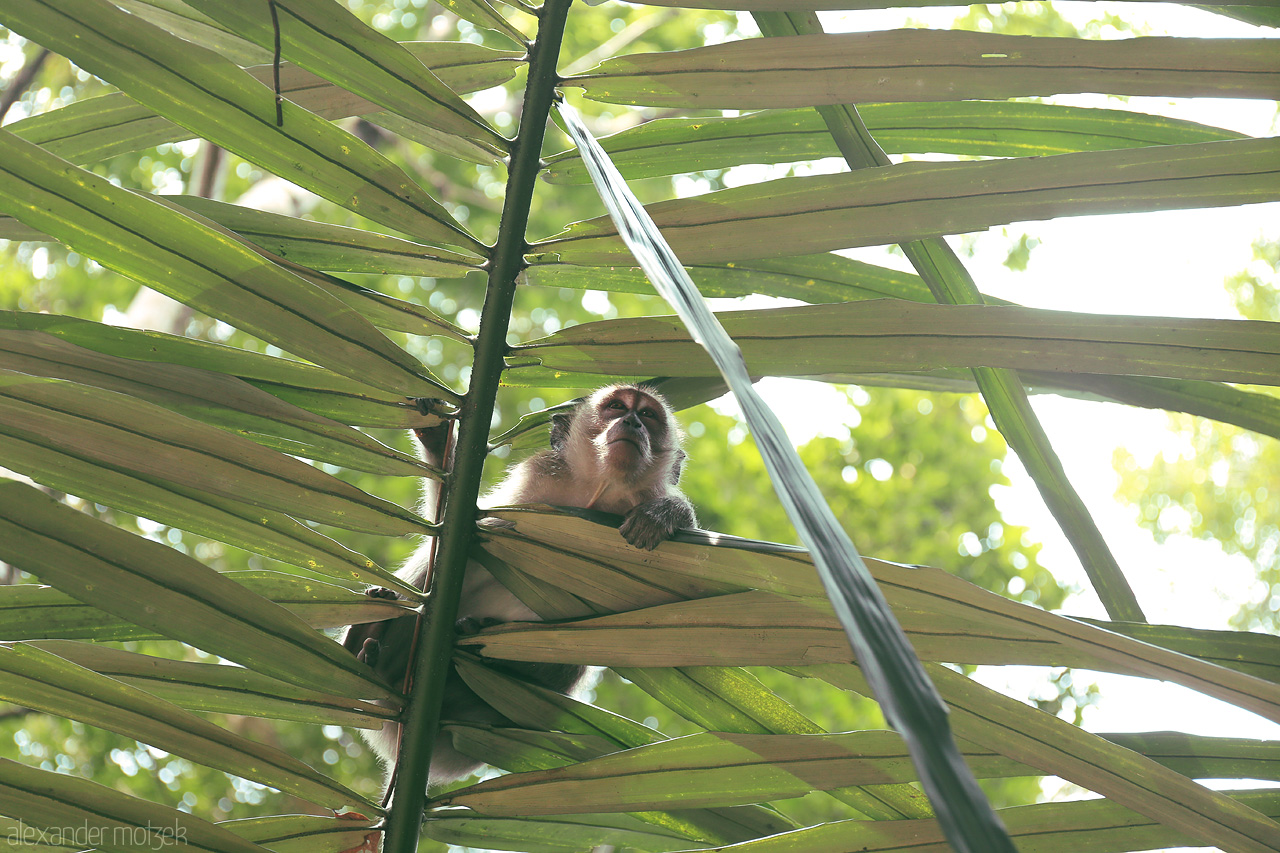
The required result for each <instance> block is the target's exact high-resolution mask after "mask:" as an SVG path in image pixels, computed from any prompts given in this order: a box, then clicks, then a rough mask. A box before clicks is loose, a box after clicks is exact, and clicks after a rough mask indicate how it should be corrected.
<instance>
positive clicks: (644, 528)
mask: <svg viewBox="0 0 1280 853" xmlns="http://www.w3.org/2000/svg"><path fill="white" fill-rule="evenodd" d="M442 435H443V434H442V433H432V432H430V431H425V430H424V431H419V432H418V437H419V439H420V440H421V441H422V444H423V451H424V452H423V455H424V457H426V459H427V461H428V462H431V463H433V464H437V465H440V464H443V463H444V462H445V456H446V455H447V451H446V450H445V448H444V441H443V438H442ZM681 439H682V433H681V431H680V427H679V425H678V424H677V423H676V420H675V418H674V417H673V416H672V414H671V409H670V407H669V406H668V405H667V402H666V401H665V400H664V399H663V398H662V396H661V395H659V394H658V393H657V392H656V391H654V390H652V389H650V388H646V387H644V386H636V385H610V386H606V387H604V388H601V389H599V390H597V391H596V392H595V393H593V394H591V395H590V396H589V397H587V398H585V399H583V400H581V401H579V402H578V403H577V405H576V406H575V408H574V409H573V411H572V412H569V413H563V414H557V415H555V416H553V418H552V424H551V446H550V447H549V448H548V449H546V450H543V451H541V452H539V453H536V454H534V455H533V456H531V457H529V458H527V459H525V460H524V461H522V462H520V463H518V464H516V465H514V466H512V468H511V469H510V470H509V471H508V472H507V475H506V477H505V478H504V479H503V481H502V483H501V484H499V485H498V487H497V488H496V489H494V490H493V491H492V492H490V493H489V494H488V495H486V496H485V497H484V498H483V499H482V500H481V506H483V507H486V508H489V507H496V506H510V505H515V504H535V503H541V504H552V505H556V506H566V507H581V508H584V509H598V510H602V511H605V512H611V513H616V514H618V515H621V516H623V522H622V526H621V527H620V528H619V532H620V533H621V534H622V537H623V538H624V539H626V541H627V542H628V543H630V544H631V545H633V546H635V547H637V548H642V549H644V550H647V551H651V550H653V549H654V548H656V547H658V545H659V544H660V543H662V542H664V541H666V540H667V539H670V538H671V535H672V534H673V533H674V532H675V531H676V530H677V529H679V528H682V527H693V526H695V525H696V524H697V519H696V517H695V515H694V511H693V505H692V504H691V503H690V502H689V499H688V498H686V497H685V496H684V494H683V493H682V492H681V491H680V489H679V488H678V483H679V481H680V472H681V467H682V465H683V462H684V458H685V453H684V451H683V450H681V448H680V443H681ZM439 487H440V484H439V483H437V482H435V481H433V480H428V481H427V485H426V488H425V489H424V492H425V496H424V515H426V516H427V517H428V518H429V519H430V520H435V519H434V515H435V512H436V507H437V499H436V498H437V493H438V490H439ZM432 545H433V542H432V541H430V540H428V541H425V542H423V543H422V545H420V546H419V547H418V550H417V551H415V552H414V554H413V555H412V556H411V557H410V558H409V560H408V561H407V562H406V563H405V565H404V566H403V567H402V568H401V569H400V570H399V571H398V572H397V574H398V575H399V576H400V577H401V578H403V579H404V580H406V581H407V582H409V583H411V584H414V585H415V586H418V587H419V588H421V587H422V585H423V583H424V581H425V579H426V577H427V574H428V573H429V572H430V568H431V561H432V554H433V548H432ZM382 592H383V593H385V591H382ZM414 619H415V617H413V616H401V617H399V619H397V620H395V621H393V622H392V623H389V624H388V625H387V627H386V628H385V629H384V630H383V631H382V632H381V638H380V639H377V638H376V636H377V635H376V634H375V633H373V632H368V631H359V632H358V631H357V629H361V628H363V627H364V626H353V628H352V629H351V631H350V632H349V633H348V639H347V640H346V645H347V647H348V648H350V649H351V650H352V651H353V652H358V654H359V656H360V657H361V659H363V660H366V661H367V662H369V663H371V665H374V666H375V668H376V669H377V670H378V672H379V673H380V674H382V675H383V676H385V677H387V678H388V680H390V681H391V682H392V683H393V684H400V683H401V682H402V681H403V678H404V673H405V668H406V667H407V666H408V662H409V648H410V647H411V645H412V643H413V630H414ZM511 621H524V622H536V621H541V620H540V619H539V617H538V615H537V614H536V613H534V612H533V611H532V610H530V609H529V608H528V607H526V606H525V605H524V604H523V603H521V601H520V600H519V599H517V598H516V597H515V596H514V595H512V594H511V592H510V591H508V590H507V588H506V587H504V586H503V585H502V584H501V583H499V582H498V580H497V579H496V578H494V577H493V575H491V574H490V573H489V572H488V570H486V569H485V568H484V567H483V566H481V565H479V564H478V563H476V562H475V561H471V562H469V563H468V564H467V571H466V576H465V578H464V579H463V589H462V598H461V601H460V604H459V607H458V622H457V629H458V631H459V633H474V632H475V631H477V630H479V629H480V628H483V627H486V626H488V625H493V624H497V623H499V622H511ZM367 636H373V637H375V639H372V640H370V639H362V638H364V637H367ZM361 643H363V646H362V647H360V648H357V646H360V644H361ZM496 666H498V668H501V669H503V670H504V671H506V672H508V673H510V674H513V675H516V676H518V677H520V678H524V679H526V680H529V681H532V682H534V683H537V684H541V685H543V686H544V687H547V688H549V689H551V690H555V691H558V692H561V693H569V692H571V691H572V690H573V689H574V688H575V687H576V686H578V685H579V684H580V683H581V682H582V681H583V680H584V677H585V676H586V674H587V668H586V667H582V666H575V665H570V664H552V663H526V662H514V661H511V662H505V663H501V664H496ZM442 719H443V720H465V721H469V722H479V723H488V724H491V725H510V721H508V720H506V719H505V718H504V717H503V716H502V715H501V714H499V713H498V712H497V711H495V710H494V709H493V708H491V707H489V706H488V705H487V704H485V703H484V702H483V701H482V700H481V699H480V697H478V696H477V695H476V694H475V693H474V692H472V691H471V690H470V689H469V688H468V687H467V686H466V684H465V683H463V681H462V679H461V677H460V676H458V674H457V673H456V672H453V671H451V672H450V673H449V676H448V680H447V682H446V684H445V696H444V708H443V713H442ZM363 734H364V736H365V738H366V740H368V741H369V744H370V745H371V746H372V747H373V749H374V751H375V752H376V753H378V755H379V756H380V757H381V758H382V760H383V761H384V762H387V763H388V765H390V764H391V763H392V762H393V761H394V759H395V755H396V752H397V750H398V741H399V735H400V727H399V725H397V724H395V723H387V724H386V725H384V726H383V727H382V729H381V730H378V731H366V732H363ZM480 767H481V762H478V761H476V760H475V759H473V758H469V757H468V756H465V755H463V754H462V753H460V752H458V751H457V750H455V749H454V748H453V744H452V743H451V741H450V739H449V738H448V737H447V736H443V737H440V738H438V739H437V741H436V743H435V746H434V747H433V749H432V761H431V773H430V784H431V787H432V788H436V787H437V786H440V785H445V784H449V783H452V782H455V781H457V780H459V779H463V778H465V777H467V776H469V775H471V774H472V773H474V772H475V771H476V770H477V769H479V768H480Z"/></svg>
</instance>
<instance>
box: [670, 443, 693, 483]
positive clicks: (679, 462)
mask: <svg viewBox="0 0 1280 853" xmlns="http://www.w3.org/2000/svg"><path fill="white" fill-rule="evenodd" d="M688 458H689V454H688V453H685V452H684V451H683V450H677V451H676V457H675V459H673V460H672V462H671V485H673V486H678V485H680V475H681V474H682V473H683V472H684V460H686V459H688Z"/></svg>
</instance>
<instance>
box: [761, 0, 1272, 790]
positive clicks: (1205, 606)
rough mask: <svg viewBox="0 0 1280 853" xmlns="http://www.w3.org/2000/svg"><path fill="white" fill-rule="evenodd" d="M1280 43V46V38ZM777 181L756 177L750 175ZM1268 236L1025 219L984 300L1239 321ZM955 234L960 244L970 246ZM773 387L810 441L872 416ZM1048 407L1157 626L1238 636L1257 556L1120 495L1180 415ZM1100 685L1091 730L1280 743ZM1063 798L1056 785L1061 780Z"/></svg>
mask: <svg viewBox="0 0 1280 853" xmlns="http://www.w3.org/2000/svg"><path fill="white" fill-rule="evenodd" d="M1055 7H1056V8H1058V9H1059V10H1060V11H1061V12H1062V13H1063V14H1064V15H1066V16H1067V17H1068V18H1070V19H1071V20H1073V21H1074V22H1076V23H1077V24H1082V23H1083V22H1084V21H1087V20H1088V19H1090V18H1093V17H1101V16H1102V15H1103V14H1105V13H1106V12H1107V11H1113V12H1115V13H1116V14H1117V15H1119V16H1121V17H1123V18H1125V19H1126V20H1130V21H1136V19H1139V18H1140V19H1141V20H1143V21H1145V22H1146V25H1147V27H1148V30H1147V32H1146V33H1145V34H1149V35H1173V36H1198V37H1231V36H1243V37H1257V36H1258V35H1259V30H1258V29H1257V28H1254V27H1250V26H1248V25H1245V24H1241V23H1239V22H1235V21H1232V20H1230V19H1227V18H1224V17H1221V16H1217V15H1212V14H1210V13H1207V12H1203V11H1201V10H1197V9H1192V8H1188V7H1186V6H1175V5H1171V4H1164V3H1136V4H1123V6H1121V5H1120V4H1097V3H1079V2H1059V3H1055ZM963 12H964V10H963V9H962V8H959V7H955V8H946V9H909V10H903V9H894V10H883V11H871V12H860V13H859V12H851V13H841V14H839V15H835V14H832V15H824V16H823V21H824V24H825V25H826V27H827V29H828V31H836V30H864V29H868V30H870V29H885V28H892V27H896V26H901V25H902V24H903V22H904V20H905V19H907V18H910V19H912V20H915V21H918V22H924V23H926V24H928V25H930V26H937V27H945V26H947V25H948V24H949V23H950V22H951V21H952V20H954V18H956V17H958V16H959V15H961V14H963ZM1268 34H1269V35H1271V36H1273V37H1274V36H1277V35H1280V32H1277V31H1275V30H1271V31H1268ZM1058 102H1061V103H1070V104H1072V105H1079V106H1104V105H1105V106H1108V107H1111V108H1129V109H1135V110H1140V111H1147V112H1152V113H1159V114H1164V115H1173V116H1177V117H1180V118H1187V119H1192V120H1195V121H1201V122H1204V123H1206V124H1214V125H1218V126H1221V127H1228V128H1232V129H1234V130H1238V131H1242V132H1245V133H1249V134H1253V135H1256V136H1270V135H1275V134H1276V132H1277V110H1276V104H1275V102H1271V101H1233V100H1226V99H1183V100H1181V101H1176V102H1175V101H1171V100H1169V99H1157V98H1132V99H1129V101H1128V103H1127V105H1125V104H1121V103H1119V102H1117V101H1115V100H1110V101H1106V100H1105V99H1101V98H1099V97H1097V96H1072V97H1071V98H1069V99H1068V98H1062V99H1058ZM763 177H764V175H757V174H752V175H749V176H748V175H742V176H741V177H740V180H741V181H742V182H749V181H751V180H759V179H761V178H763ZM1024 231H1025V232H1027V233H1029V234H1030V235H1032V236H1034V237H1036V238H1038V239H1039V240H1040V245H1039V246H1038V247H1036V248H1035V249H1034V250H1033V251H1032V253H1031V258H1030V262H1029V264H1028V267H1027V269H1026V271H1025V272H1013V271H1010V270H1009V269H1007V268H1006V267H1005V266H1004V265H1003V264H1002V261H1003V260H1004V259H1005V256H1006V253H1007V250H1008V247H1009V245H1010V237H1013V238H1016V237H1017V236H1018V235H1020V234H1022V233H1023V232H1024ZM1006 235H1008V236H1006ZM1260 236H1266V237H1268V238H1270V239H1276V238H1277V237H1280V203H1278V204H1266V205H1249V206H1244V207H1236V208H1224V209H1216V210H1193V211H1172V212H1161V213H1152V214H1138V215H1122V216H1105V217H1102V216H1095V217H1076V218H1065V219H1060V220H1055V221H1051V222H1032V223H1022V224H1014V225H1010V226H1008V228H1005V229H1001V228H996V229H992V231H990V232H989V233H987V234H983V235H979V236H977V238H976V240H974V241H973V248H974V249H975V254H974V256H973V257H972V258H966V259H965V263H966V265H967V266H968V268H969V270H970V271H971V272H972V273H973V275H974V278H975V279H976V280H977V282H978V284H979V286H980V287H981V288H982V289H983V291H984V292H986V293H989V294H992V295H996V296H1001V297H1004V298H1007V299H1010V300H1013V301H1016V302H1019V303H1021V304H1024V305H1029V306H1033V307H1039V308H1054V309H1061V310H1071V311H1084V312H1103V313H1116V314H1140V315H1167V316H1193V317H1194V316H1198V317H1216V318H1234V317H1237V316H1238V314H1236V312H1235V309H1234V307H1233V306H1232V304H1231V302H1230V300H1229V299H1228V297H1227V294H1226V292H1225V289H1224V288H1223V286H1222V281H1223V279H1224V278H1225V277H1226V276H1228V275H1231V274H1234V273H1236V272H1239V271H1240V270H1243V269H1245V268H1246V267H1247V266H1249V264H1250V262H1251V260H1252V252H1251V243H1252V242H1253V241H1254V240H1255V239H1257V238H1258V237H1260ZM949 239H950V240H951V243H952V245H953V246H954V247H956V248H957V249H958V250H959V249H960V247H961V241H960V240H959V238H949ZM850 254H852V255H854V256H856V257H858V258H860V259H862V260H866V261H870V262H873V263H880V264H886V265H895V266H899V267H901V266H902V265H903V263H904V261H903V260H902V259H901V258H900V257H888V256H886V254H885V252H884V250H883V249H867V250H859V251H857V252H851V253H850ZM962 257H964V256H963V254H962ZM761 392H762V393H763V394H764V395H765V396H766V398H772V399H771V402H775V403H776V404H777V405H776V406H775V411H776V412H778V413H779V416H780V417H782V418H783V420H784V423H785V424H786V426H787V428H788V431H789V433H790V435H791V438H792V440H793V441H795V442H797V443H801V442H804V441H806V440H808V439H809V438H811V437H813V436H814V435H816V434H819V433H828V434H833V435H840V434H841V433H842V432H843V430H842V428H841V426H840V425H843V424H849V423H856V418H851V417H850V413H849V411H848V406H849V403H848V400H847V398H846V397H845V396H844V395H843V394H841V393H840V392H838V391H836V390H835V389H834V388H831V387H829V386H823V385H820V384H818V383H803V386H802V387H801V388H797V387H796V383H795V382H793V381H788V380H766V381H765V382H763V383H761ZM798 395H799V396H802V397H803V399H806V400H807V401H808V402H809V404H810V405H808V406H806V407H804V408H803V409H802V410H797V408H796V407H795V405H794V401H795V400H796V399H797V396H798ZM1033 405H1034V408H1035V410H1036V412H1037V413H1038V414H1039V416H1040V418H1041V420H1042V423H1043V424H1044V425H1045V428H1046V430H1047V431H1048V433H1049V437H1050V439H1051V440H1052V442H1053V445H1054V447H1055V448H1056V449H1057V451H1058V453H1059V454H1060V456H1061V458H1062V461H1063V464H1064V466H1065V468H1066V470H1067V471H1068V472H1069V474H1070V476H1071V478H1072V482H1073V484H1074V485H1075V487H1076V488H1077V490H1078V491H1079V492H1080V494H1081V496H1082V498H1083V499H1084V501H1085V503H1086V505H1087V506H1088V507H1089V510H1090V512H1091V513H1092V514H1093V517H1094V518H1095V519H1096V521H1097V523H1098V524H1099V526H1100V527H1101V529H1102V532H1103V534H1104V536H1105V537H1106V539H1107V542H1108V543H1109V545H1110V546H1111V548H1112V551H1113V553H1115V555H1116V557H1117V559H1118V560H1119V562H1120V565H1121V566H1122V568H1123V569H1124V571H1125V573H1126V576H1127V578H1128V579H1129V582H1130V584H1131V585H1132V586H1133V588H1134V590H1135V593H1136V594H1137V596H1138V600H1139V602H1140V603H1141V605H1142V607H1143V608H1144V610H1145V612H1146V614H1147V617H1148V619H1149V620H1150V621H1152V622H1162V623H1169V624H1177V625H1186V626H1192V627H1199V628H1217V629H1225V628H1227V627H1228V625H1227V619H1228V618H1229V617H1230V616H1231V615H1232V614H1233V613H1235V611H1236V610H1237V609H1238V607H1239V604H1240V603H1241V602H1243V601H1245V600H1247V598H1248V596H1249V590H1250V587H1251V586H1252V585H1253V584H1254V583H1255V576H1254V571H1253V568H1252V566H1251V565H1250V563H1249V562H1248V561H1247V560H1245V559H1244V558H1242V557H1229V556H1227V555H1225V554H1224V553H1223V552H1222V551H1221V549H1220V548H1218V547H1217V546H1216V545H1214V544H1210V543H1206V542H1197V541H1190V540H1187V539H1174V540H1171V541H1169V542H1167V543H1166V544H1165V545H1163V546H1161V545H1157V544H1156V543H1155V542H1154V540H1153V539H1152V537H1151V535H1150V534H1149V533H1147V532H1146V531H1144V530H1142V529H1141V528H1139V527H1138V526H1137V525H1136V523H1135V522H1134V520H1133V513H1132V511H1131V510H1130V509H1129V508H1128V507H1126V506H1124V505H1122V504H1120V503H1119V502H1117V501H1116V500H1115V498H1114V491H1115V487H1116V483H1117V475H1116V474H1115V472H1114V471H1113V470H1112V467H1111V456H1112V452H1113V451H1114V449H1115V448H1116V447H1118V446H1123V447H1125V448H1127V449H1128V450H1129V451H1130V452H1132V453H1134V454H1135V455H1136V456H1137V457H1138V459H1139V460H1147V459H1150V458H1151V457H1153V456H1154V455H1155V454H1156V453H1159V452H1160V451H1161V450H1162V449H1163V448H1164V447H1165V446H1167V445H1168V443H1169V441H1170V439H1169V433H1168V432H1167V430H1165V420H1164V414H1163V413H1162V412H1158V411H1149V410H1140V409H1129V408H1126V407H1124V406H1118V405H1109V404H1101V403H1088V402H1084V401H1079V400H1069V399H1065V398H1060V397H1051V396H1042V397H1038V398H1035V400H1034V403H1033ZM855 437H856V430H855ZM1005 473H1006V474H1008V476H1009V477H1010V479H1011V480H1012V481H1013V482H1012V485H1011V486H1010V487H1008V488H1002V489H1000V490H998V494H997V495H996V498H997V503H998V505H999V507H1000V509H1001V511H1002V512H1003V513H1004V515H1005V517H1006V518H1007V519H1008V521H1009V522H1011V523H1013V524H1020V525H1024V526H1026V527H1028V528H1030V530H1031V532H1032V535H1033V536H1034V537H1036V538H1037V539H1039V540H1040V541H1041V542H1043V543H1044V549H1043V550H1042V552H1041V554H1040V561H1041V563H1042V564H1043V565H1044V566H1045V567H1046V568H1048V569H1049V570H1050V571H1052V572H1053V573H1054V576H1055V577H1057V578H1059V579H1060V580H1062V581H1065V582H1068V583H1074V584H1076V585H1078V586H1079V587H1081V588H1082V589H1083V590H1084V593H1083V594H1080V595H1075V596H1072V597H1071V599H1070V600H1069V601H1068V602H1067V604H1066V606H1065V607H1064V608H1063V612H1064V613H1066V614H1070V615H1082V616H1093V617H1098V618H1106V617H1105V613H1104V612H1103V610H1102V607H1101V604H1100V603H1099V602H1098V600H1097V597H1096V596H1095V595H1094V594H1093V593H1092V591H1091V590H1090V589H1089V584H1088V581H1087V579H1086V578H1085V575H1084V572H1083V570H1082V569H1081V567H1080V563H1079V560H1078V559H1077V558H1076V556H1075V553H1074V551H1073V550H1072V549H1071V547H1070V546H1069V545H1068V544H1067V542H1066V539H1065V537H1064V536H1063V535H1062V534H1061V532H1060V530H1059V529H1058V526H1057V524H1056V522H1055V521H1054V520H1053V518H1052V516H1051V515H1050V514H1049V512H1048V509H1047V508H1046V507H1045V505H1044V502H1043V501H1042V500H1041V499H1040V496H1039V493H1038V492H1037V490H1036V488H1035V486H1034V484H1033V483H1032V482H1031V480H1030V478H1029V477H1028V476H1027V475H1026V473H1025V471H1024V469H1023V468H1022V466H1021V464H1020V463H1019V462H1018V460H1017V459H1016V457H1014V456H1013V455H1012V454H1010V456H1009V459H1008V462H1007V464H1006V466H1005ZM1043 679H1044V670H1043V669H1039V668H1032V667H991V668H985V669H984V670H983V671H981V672H980V674H979V680H981V681H983V682H984V683H987V684H988V685H989V686H991V687H995V688H997V689H1000V690H1002V692H1006V693H1008V694H1009V695H1012V696H1021V697H1025V696H1026V695H1028V692H1029V691H1032V690H1033V689H1034V686H1035V685H1037V684H1043V683H1044V682H1043ZM1089 680H1096V681H1097V682H1098V684H1099V687H1100V688H1101V691H1102V700H1101V704H1100V705H1099V706H1098V707H1096V708H1090V709H1088V710H1087V711H1086V714H1085V726H1086V728H1088V729H1090V730H1091V731H1098V732H1104V731H1153V730H1161V729H1173V730H1180V731H1187V732H1193V733H1198V734H1214V735H1224V734H1230V735H1232V736H1237V737H1264V738H1280V726H1277V725H1275V724H1273V723H1271V722H1269V721H1267V720H1264V719H1263V718H1261V717H1258V716H1256V715H1254V714H1252V713H1249V712H1246V711H1243V710H1240V709H1238V708H1235V707H1233V706H1230V705H1227V704H1225V703H1222V702H1219V701H1217V700H1214V699H1210V698H1208V697H1205V696H1202V695H1200V694H1198V693H1195V692H1193V691H1190V690H1186V689H1184V688H1180V687H1177V686H1175V685H1170V684H1165V683H1157V682H1151V681H1148V680H1144V679H1137V678H1128V677H1122V676H1114V675H1108V674H1096V677H1095V674H1093V673H1081V674H1080V676H1079V677H1078V678H1077V681H1078V682H1083V683H1088V681H1089ZM1049 790H1050V792H1051V793H1053V792H1054V789H1053V787H1052V785H1051V786H1050V787H1049ZM1059 793H1060V794H1061V793H1069V792H1059Z"/></svg>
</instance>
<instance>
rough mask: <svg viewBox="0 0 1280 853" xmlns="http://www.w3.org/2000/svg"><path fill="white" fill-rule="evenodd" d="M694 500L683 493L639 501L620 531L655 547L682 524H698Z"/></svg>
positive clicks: (633, 541) (640, 544) (634, 542)
mask: <svg viewBox="0 0 1280 853" xmlns="http://www.w3.org/2000/svg"><path fill="white" fill-rule="evenodd" d="M697 524H698V519H697V516H696V515H694V512H693V504H691V503H690V502H689V499H688V498H686V497H685V496H684V495H681V494H674V495H664V496H663V497H660V498H654V499H653V500H651V501H645V502H644V503H642V504H638V505H637V506H635V507H634V508H632V510H631V511H630V512H628V513H627V515H626V518H625V519H624V520H623V522H622V526H621V527H620V528H618V532H620V533H621V534H622V538H623V539H626V540H627V541H628V542H630V543H631V544H632V545H634V546H636V547H637V548H643V549H644V550H646V551H652V550H653V549H654V548H657V547H658V545H659V544H660V543H662V542H665V541H666V540H668V539H670V538H671V534H672V533H674V532H676V530H678V529H680V528H681V527H696V526H697Z"/></svg>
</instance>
